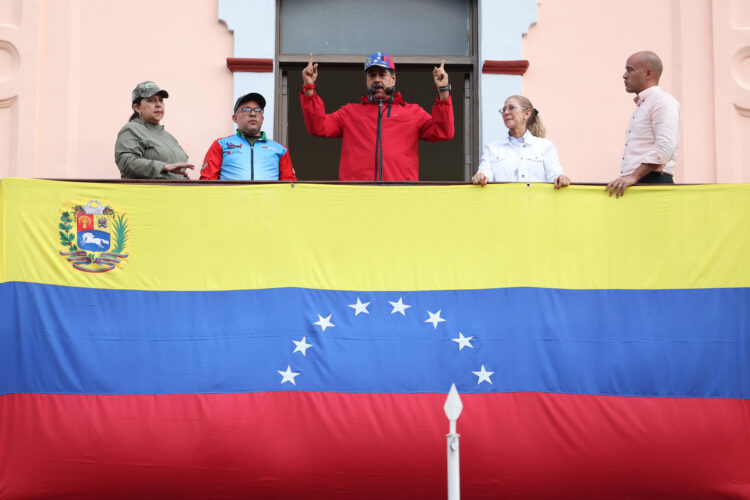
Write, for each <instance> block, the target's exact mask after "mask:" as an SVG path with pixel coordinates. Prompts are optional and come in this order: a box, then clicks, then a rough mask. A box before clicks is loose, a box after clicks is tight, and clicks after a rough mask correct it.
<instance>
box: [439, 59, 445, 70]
mask: <svg viewBox="0 0 750 500" xmlns="http://www.w3.org/2000/svg"><path fill="white" fill-rule="evenodd" d="M440 69H442V70H443V71H445V59H443V61H442V62H441V63H440Z"/></svg>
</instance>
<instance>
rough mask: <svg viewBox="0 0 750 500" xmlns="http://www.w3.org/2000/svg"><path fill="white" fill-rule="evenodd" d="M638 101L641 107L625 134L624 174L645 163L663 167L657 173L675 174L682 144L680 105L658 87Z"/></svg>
mask: <svg viewBox="0 0 750 500" xmlns="http://www.w3.org/2000/svg"><path fill="white" fill-rule="evenodd" d="M636 99H637V100H636V105H637V107H636V108H635V111H634V112H633V117H632V118H631V119H630V123H629V124H628V129H627V131H626V132H625V151H624V152H623V154H622V167H621V169H620V175H628V174H632V173H633V172H634V171H635V170H636V169H637V168H638V167H639V166H640V165H641V163H655V164H657V165H662V166H661V167H659V168H657V169H656V171H657V172H664V173H665V174H670V175H674V166H675V163H676V162H677V146H678V145H679V144H680V118H681V116H680V113H681V112H680V103H679V102H677V99H675V98H674V97H672V96H671V95H669V94H667V93H666V92H664V91H662V90H661V88H660V87H658V86H655V87H649V88H647V89H646V90H644V91H643V92H641V93H640V94H638V97H637V98H636Z"/></svg>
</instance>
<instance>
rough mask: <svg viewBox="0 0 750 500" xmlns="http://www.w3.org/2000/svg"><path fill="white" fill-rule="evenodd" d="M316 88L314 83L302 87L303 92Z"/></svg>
mask: <svg viewBox="0 0 750 500" xmlns="http://www.w3.org/2000/svg"><path fill="white" fill-rule="evenodd" d="M314 88H315V84H314V83H306V84H305V85H303V86H302V90H312V89H314Z"/></svg>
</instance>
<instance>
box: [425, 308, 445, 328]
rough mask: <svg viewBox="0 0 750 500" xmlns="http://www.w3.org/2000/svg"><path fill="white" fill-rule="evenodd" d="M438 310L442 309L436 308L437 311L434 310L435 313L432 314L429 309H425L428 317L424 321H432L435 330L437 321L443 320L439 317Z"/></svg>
mask: <svg viewBox="0 0 750 500" xmlns="http://www.w3.org/2000/svg"><path fill="white" fill-rule="evenodd" d="M440 311H442V309H438V312H436V313H435V314H432V313H431V312H430V311H427V314H429V315H430V317H429V318H428V319H426V320H424V322H425V323H432V326H434V327H435V330H437V326H438V323H442V322H443V321H445V320H444V319H443V318H441V317H440Z"/></svg>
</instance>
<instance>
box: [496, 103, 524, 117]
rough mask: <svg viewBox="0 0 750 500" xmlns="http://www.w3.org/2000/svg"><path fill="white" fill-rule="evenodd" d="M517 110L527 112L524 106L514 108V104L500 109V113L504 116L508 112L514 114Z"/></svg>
mask: <svg viewBox="0 0 750 500" xmlns="http://www.w3.org/2000/svg"><path fill="white" fill-rule="evenodd" d="M517 109H524V110H525V109H526V108H524V107H523V106H514V105H513V104H511V105H510V106H503V107H502V108H500V109H498V111H499V112H500V114H501V115H502V114H503V113H505V112H506V111H510V112H511V113H512V112H513V111H515V110H517Z"/></svg>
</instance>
